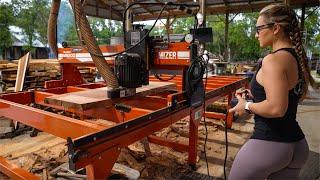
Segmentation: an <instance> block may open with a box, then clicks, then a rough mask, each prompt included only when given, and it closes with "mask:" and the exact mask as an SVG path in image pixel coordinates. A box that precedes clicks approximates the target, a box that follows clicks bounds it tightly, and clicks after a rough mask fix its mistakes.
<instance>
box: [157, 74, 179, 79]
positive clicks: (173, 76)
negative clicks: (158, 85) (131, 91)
mask: <svg viewBox="0 0 320 180" xmlns="http://www.w3.org/2000/svg"><path fill="white" fill-rule="evenodd" d="M153 75H154V77H156V78H157V79H159V80H160V81H170V80H172V79H173V78H175V77H176V75H175V74H174V75H172V76H171V77H169V78H168V79H163V78H161V77H160V76H159V74H153Z"/></svg>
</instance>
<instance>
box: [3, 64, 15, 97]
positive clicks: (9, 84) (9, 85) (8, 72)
mask: <svg viewBox="0 0 320 180" xmlns="http://www.w3.org/2000/svg"><path fill="white" fill-rule="evenodd" d="M17 69H18V64H17V63H14V62H9V61H5V60H2V61H1V62H0V72H1V81H2V82H3V83H5V85H6V90H8V91H13V90H14V86H15V81H16V77H17Z"/></svg>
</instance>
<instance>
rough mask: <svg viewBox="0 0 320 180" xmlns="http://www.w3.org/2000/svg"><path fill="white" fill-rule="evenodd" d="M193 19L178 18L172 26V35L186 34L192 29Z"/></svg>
mask: <svg viewBox="0 0 320 180" xmlns="http://www.w3.org/2000/svg"><path fill="white" fill-rule="evenodd" d="M193 25H194V17H187V18H178V19H177V20H176V21H175V22H174V23H173V24H172V28H173V34H187V33H189V32H190V29H192V28H193Z"/></svg>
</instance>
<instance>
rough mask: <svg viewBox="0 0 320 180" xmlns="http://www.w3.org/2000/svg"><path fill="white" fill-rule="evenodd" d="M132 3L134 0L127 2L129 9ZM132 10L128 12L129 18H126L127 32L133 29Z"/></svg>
mask: <svg viewBox="0 0 320 180" xmlns="http://www.w3.org/2000/svg"><path fill="white" fill-rule="evenodd" d="M131 3H132V0H127V7H128V6H129V5H130V4H131ZM131 12H132V11H131V10H130V9H129V10H128V11H127V16H126V17H124V18H126V24H125V27H126V32H128V31H130V30H131V29H132V14H131Z"/></svg>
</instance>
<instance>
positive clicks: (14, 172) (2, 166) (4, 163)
mask: <svg viewBox="0 0 320 180" xmlns="http://www.w3.org/2000/svg"><path fill="white" fill-rule="evenodd" d="M0 171H1V172H2V173H4V174H5V175H7V176H9V178H11V179H21V180H38V179H40V178H39V177H38V176H35V175H33V174H31V173H29V172H28V171H26V170H24V169H22V168H20V167H18V166H17V165H15V164H12V163H11V162H9V161H8V160H7V159H5V158H4V157H1V156H0Z"/></svg>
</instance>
